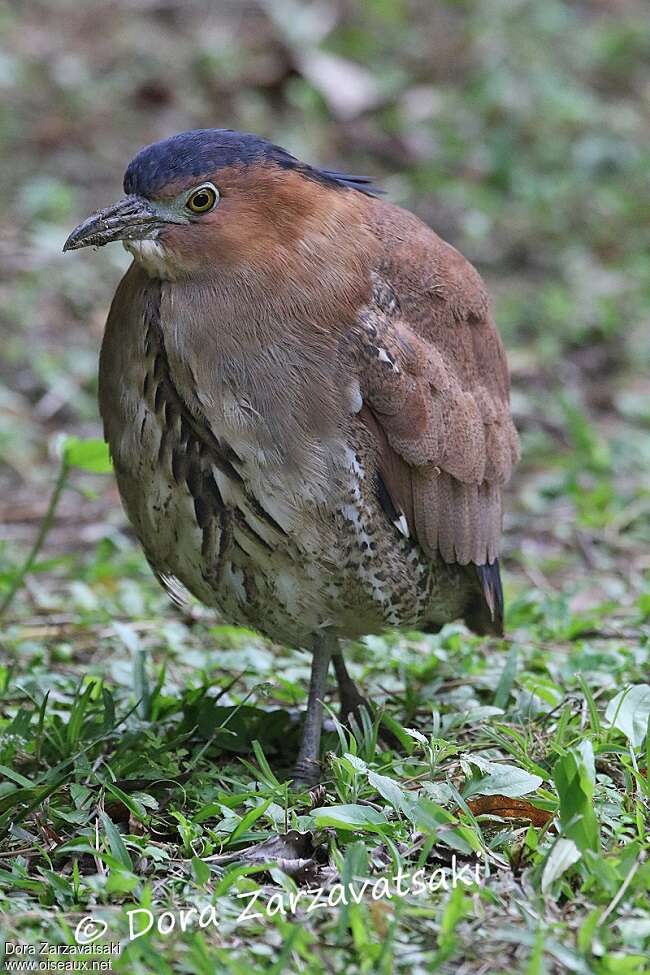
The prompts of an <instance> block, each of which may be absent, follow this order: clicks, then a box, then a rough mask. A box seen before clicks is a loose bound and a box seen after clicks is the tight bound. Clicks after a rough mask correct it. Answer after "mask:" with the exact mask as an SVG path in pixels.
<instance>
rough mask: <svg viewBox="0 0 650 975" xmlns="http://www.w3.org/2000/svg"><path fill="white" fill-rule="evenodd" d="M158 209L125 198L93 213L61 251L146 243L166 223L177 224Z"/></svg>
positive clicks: (136, 198) (135, 198)
mask: <svg viewBox="0 0 650 975" xmlns="http://www.w3.org/2000/svg"><path fill="white" fill-rule="evenodd" d="M161 209H162V208H161V207H159V206H157V205H156V204H152V203H151V201H150V200H146V199H145V198H144V197H142V196H125V197H124V199H123V200H120V201H119V203H114V204H113V205H112V206H110V207H106V208H105V209H104V210H99V211H98V212H97V213H93V215H92V217H88V219H87V220H84V222H83V223H80V224H79V226H78V227H75V229H74V230H73V231H72V233H71V234H70V236H69V237H68V239H67V240H66V242H65V244H64V245H63V250H64V251H74V250H78V248H80V247H91V246H92V247H103V246H104V244H110V243H111V241H113V240H149V239H151V238H152V237H154V236H155V235H156V233H157V231H158V230H160V228H161V227H163V226H164V225H165V224H167V223H181V222H183V221H182V220H180V219H178V218H176V219H174V216H173V214H169V213H164V214H163V213H162V212H161Z"/></svg>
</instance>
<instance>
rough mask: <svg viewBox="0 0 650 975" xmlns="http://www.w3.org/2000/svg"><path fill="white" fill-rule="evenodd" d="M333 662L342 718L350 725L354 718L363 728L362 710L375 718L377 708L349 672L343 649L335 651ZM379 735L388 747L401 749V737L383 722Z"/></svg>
mask: <svg viewBox="0 0 650 975" xmlns="http://www.w3.org/2000/svg"><path fill="white" fill-rule="evenodd" d="M332 662H333V664H334V671H335V673H336V682H337V684H338V686H339V701H340V702H341V720H342V721H343V722H345V724H347V725H348V726H349V725H350V721H351V720H354V721H356V722H357V724H358V725H359V727H360V728H362V727H363V724H362V721H361V712H362V711H363V710H364V709H365V710H366V711H367V713H368V714H369V716H370V717H371V718H374V717H375V714H376V709H375V708H374V707H373V705H372V704H371V703H370V701H369V700H368V698H367V697H364V696H363V694H362V693H361V691H360V690H359V688H358V687H357V685H356V684H355V683H354V681H353V680H352V678H351V677H350V675H349V674H348V669H347V667H346V666H345V660H344V658H343V652H342V651H341V650H337V651H336V652H335V653H334V655H333V657H332ZM379 737H380V739H381V741H382V742H383V743H384V744H385V745H387V746H388V748H392V749H394V750H395V751H399V749H400V748H401V747H402V744H401V742H400V740H399V738H397V736H396V735H395V734H393V732H392V731H390V730H389V729H388V728H386V727H384V726H383V724H382V725H380V726H379Z"/></svg>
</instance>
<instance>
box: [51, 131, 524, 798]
mask: <svg viewBox="0 0 650 975" xmlns="http://www.w3.org/2000/svg"><path fill="white" fill-rule="evenodd" d="M124 193H125V196H124V197H123V198H122V199H120V200H119V202H117V203H115V204H113V205H111V206H108V207H106V208H104V209H101V210H99V211H98V212H96V213H94V214H93V215H92V216H90V217H89V218H88V219H87V220H85V221H84V222H83V223H81V224H80V225H79V226H78V227H76V228H75V230H73V232H72V233H71V234H70V236H69V237H68V239H67V241H66V243H65V246H64V251H71V250H77V249H79V248H82V247H87V246H95V247H100V246H103V245H105V244H107V243H109V242H112V241H122V243H123V246H124V247H125V248H126V250H127V251H128V252H130V254H131V255H132V258H133V260H132V263H131V265H130V267H129V268H128V270H127V271H126V273H125V275H124V277H123V278H122V280H121V282H120V283H119V286H118V287H117V290H116V293H115V296H114V298H113V301H112V304H111V307H110V311H109V314H108V320H107V324H106V330H105V333H104V338H103V342H102V346H101V352H100V359H99V406H100V413H101V416H102V419H103V425H104V434H105V438H106V440H107V442H108V445H109V449H110V453H111V456H112V459H113V465H114V470H115V475H116V478H117V484H118V487H119V492H120V495H121V499H122V502H123V505H124V508H125V510H126V513H127V515H128V518H129V519H130V521H131V524H132V525H133V528H134V530H135V534H136V536H137V538H138V540H139V542H140V544H141V546H142V548H143V549H144V552H145V555H146V558H147V560H148V562H149V563H150V565H151V567H152V570H153V572H154V573H155V575H156V577H157V579H158V580H159V582H160V583H161V585H162V586H163V587H164V588H165V589H166V590H167V592H168V593H169V595H170V596H171V598H172V599H174V600H175V601H182V600H183V599H184V598H186V597H187V595H188V593H189V594H191V595H193V596H194V597H196V598H197V599H198V600H199V601H201V602H202V603H204V604H205V605H206V606H208V607H212V608H214V609H215V610H216V611H217V612H218V613H219V614H220V615H221V617H222V618H223V619H225V620H227V621H228V622H230V623H232V624H234V625H245V626H247V627H249V628H253V629H254V630H256V631H258V632H260V633H261V634H263V635H264V636H265V637H267V638H270V639H271V640H272V641H274V642H276V643H278V644H285V645H290V646H293V647H296V648H303V649H305V650H307V651H311V653H312V663H311V677H310V683H309V692H308V697H307V708H306V714H305V719H304V724H303V730H302V738H301V744H300V749H299V752H298V758H297V762H296V766H295V770H294V775H293V785H294V786H295V787H296V788H298V789H302V788H307V787H311V786H312V785H313V784H315V783H316V782H318V781H319V777H320V775H321V769H320V764H319V756H320V739H321V730H322V724H323V713H324V707H323V699H324V697H325V693H326V690H327V678H328V670H329V667H330V663H333V666H334V670H335V674H336V678H337V681H338V685H339V691H340V695H341V705H342V712H343V713H344V714H347V715H349V714H350V713H355V714H357V713H358V708H359V707H360V706H361V704H363V703H364V702H365V700H366V699H365V698H364V697H363V695H362V694H361V693H360V691H359V690H358V688H357V687H356V685H355V684H354V682H353V681H352V679H351V677H350V675H349V673H348V671H347V667H346V664H345V659H344V656H343V653H344V649H345V646H346V645H347V644H348V643H349V642H350V641H353V640H358V639H360V638H362V637H364V636H367V635H370V634H378V633H382V632H384V631H386V630H391V629H398V630H399V629H407V630H418V631H421V632H424V633H435V632H438V631H439V630H440V628H441V627H442V626H443V625H444V624H445V623H448V622H450V621H453V620H456V619H463V620H464V621H465V622H466V624H467V626H468V627H469V628H470V629H471V630H473V631H474V632H476V633H477V634H482V635H496V636H499V635H502V634H503V593H502V585H501V577H500V568H499V548H500V538H501V533H502V497H503V491H504V487H505V485H506V483H507V482H508V480H509V478H510V475H511V472H512V469H513V466H514V465H515V463H516V461H517V459H518V456H519V447H518V439H517V433H516V431H515V427H514V424H513V419H512V415H511V409H510V404H509V373H508V365H507V361H506V355H505V351H504V346H503V343H502V340H501V338H500V336H499V333H498V331H497V328H496V325H495V322H494V317H493V314H492V312H491V307H490V301H489V298H488V294H487V291H486V288H485V285H484V283H483V281H482V279H481V277H480V275H479V273H478V272H477V271H476V269H475V268H474V267H473V266H472V264H471V263H469V262H468V261H467V260H466V259H465V258H464V257H463V256H462V255H461V254H460V253H459V251H457V250H456V249H455V248H454V247H453V246H451V245H450V244H448V243H446V242H445V241H443V240H442V239H441V238H440V237H439V236H437V235H436V233H435V232H434V231H433V230H432V229H431V228H429V227H428V226H427V225H426V224H425V223H423V222H422V221H421V220H420V219H419V218H418V217H416V216H415V215H414V214H413V213H411V212H409V211H407V210H405V209H402V208H401V207H399V206H397V205H395V204H393V203H391V202H389V200H388V199H386V198H385V195H384V194H382V193H381V192H380V191H379V189H378V188H377V187H376V186H375V184H374V183H373V181H372V180H371V179H369V178H368V177H363V176H354V175H351V174H348V173H345V172H341V171H337V170H333V169H325V168H319V167H318V166H315V165H314V166H313V165H310V164H308V163H305V162H302V161H301V160H300V159H299V158H297V157H296V156H294V155H292V154H291V153H290V152H288V151H287V150H286V149H283V148H281V147H280V146H278V145H275V144H274V143H273V142H271V141H269V140H267V139H265V138H262V137H261V136H257V135H254V134H251V133H246V132H239V131H235V130H232V129H223V128H207V129H195V130H192V131H189V132H183V133H179V134H176V135H173V136H171V137H169V138H166V139H163V140H161V141H159V142H155V143H153V144H151V145H148V146H145V147H144V148H142V149H140V150H139V151H138V152H137V154H136V155H135V156H134V158H133V159H132V161H131V162H130V163H129V165H128V167H127V169H126V173H125V176H124Z"/></svg>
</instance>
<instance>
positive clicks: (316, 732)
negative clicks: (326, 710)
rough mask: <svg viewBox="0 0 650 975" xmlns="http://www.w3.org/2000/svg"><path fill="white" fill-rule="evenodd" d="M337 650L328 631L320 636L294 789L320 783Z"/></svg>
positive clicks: (317, 643)
mask: <svg viewBox="0 0 650 975" xmlns="http://www.w3.org/2000/svg"><path fill="white" fill-rule="evenodd" d="M334 650H335V641H334V640H333V639H332V637H330V636H329V635H328V634H325V635H323V636H321V637H319V639H318V640H317V641H316V643H315V645H314V653H313V658H312V664H311V678H310V681H309V697H308V698H307V713H306V715H305V726H304V728H303V732H302V743H301V745H300V751H299V752H298V760H297V762H296V767H295V770H294V773H293V787H294V789H301V788H304V787H305V786H312V785H316V783H317V782H318V780H319V778H320V765H319V761H318V759H319V754H320V736H321V730H322V727H323V698H324V697H325V691H326V689H327V671H328V670H329V665H330V660H331V658H332V653H333V652H334Z"/></svg>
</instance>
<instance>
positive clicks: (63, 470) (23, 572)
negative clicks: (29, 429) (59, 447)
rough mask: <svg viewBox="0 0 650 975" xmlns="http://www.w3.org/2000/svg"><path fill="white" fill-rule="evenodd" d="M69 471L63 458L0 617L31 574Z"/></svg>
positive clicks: (1, 604) (3, 602)
mask: <svg viewBox="0 0 650 975" xmlns="http://www.w3.org/2000/svg"><path fill="white" fill-rule="evenodd" d="M69 470H70V467H69V466H68V462H67V461H66V459H65V457H63V458H62V460H61V467H60V468H59V476H58V477H57V479H56V484H55V485H54V490H53V491H52V494H51V495H50V503H49V504H48V506H47V511H46V512H45V515H44V516H43V520H42V522H41V527H40V528H39V530H38V535H37V536H36V538H35V540H34V544H33V545H32V548H31V551H30V553H29V555H28V556H27V558H26V559H25V563H24V565H23V567H22V568H21V569H20V570H19V572H18V575H17V576H16V578H15V579H14V581H13V582H12V584H11V586H10V587H9V592H8V593H7V595H6V596H5V598H4V599H3V600H2V602H1V603H0V616H2V614H3V613H5V612H6V611H7V610H8V609H9V607H10V606H11V604H12V602H13V600H14V596H15V595H16V593H17V592H18V590H19V589H20V588H21V586H22V585H23V583H24V581H25V577H26V576H27V575H29V573H30V572H31V569H32V566H33V565H34V562H35V561H36V559H37V557H38V553H39V552H40V550H41V548H42V547H43V542H44V541H45V539H46V538H47V535H48V532H49V530H50V528H51V527H52V523H53V521H54V514H55V512H56V509H57V506H58V504H59V500H60V498H61V495H62V494H63V489H64V488H65V486H66V482H67V480H68V471H69Z"/></svg>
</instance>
